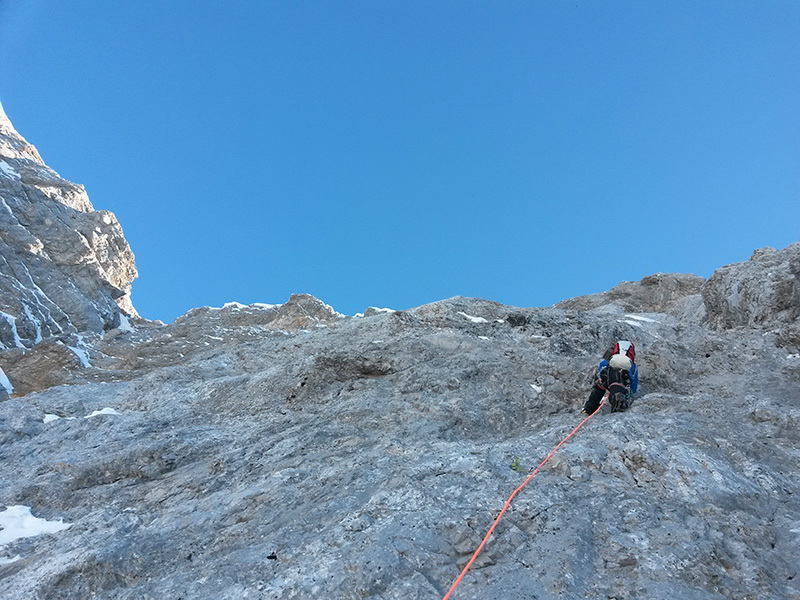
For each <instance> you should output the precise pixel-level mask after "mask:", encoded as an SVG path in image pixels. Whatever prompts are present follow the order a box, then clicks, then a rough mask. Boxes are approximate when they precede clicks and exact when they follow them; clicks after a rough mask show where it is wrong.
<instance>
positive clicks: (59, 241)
mask: <svg viewBox="0 0 800 600" xmlns="http://www.w3.org/2000/svg"><path fill="white" fill-rule="evenodd" d="M135 277H136V267H135V265H134V257H133V253H132V252H131V249H130V247H129V246H128V243H127V241H126V240H125V238H124V237H123V234H122V228H121V227H120V225H119V223H118V222H117V220H116V218H115V217H114V215H113V214H112V213H110V212H108V211H104V210H101V211H95V210H94V209H93V207H92V204H91V203H90V202H89V198H88V196H87V195H86V191H85V190H84V188H83V186H80V185H76V184H74V183H71V182H69V181H66V180H65V179H62V178H61V177H60V176H59V175H58V174H57V173H56V172H55V171H53V170H52V169H50V168H49V167H47V166H46V165H45V164H44V162H43V161H42V159H41V157H40V156H39V153H38V152H37V151H36V149H35V148H34V147H33V146H31V145H30V144H29V143H28V142H27V141H25V139H24V138H22V136H20V135H19V134H18V133H17V132H16V130H15V129H14V128H13V126H12V125H11V122H10V121H9V120H8V118H7V117H6V115H5V113H4V112H3V110H2V107H0V344H1V345H2V347H5V348H14V347H18V348H22V347H31V346H33V345H34V344H36V343H38V342H40V341H41V340H43V339H45V338H48V337H51V336H67V338H69V337H70V336H72V337H74V336H75V335H76V334H78V333H82V332H101V331H103V330H105V329H110V328H112V327H115V326H117V325H118V324H119V323H120V311H121V312H122V313H123V314H125V315H128V316H131V317H136V316H137V315H136V311H135V310H134V308H133V305H132V303H131V300H130V288H131V281H133V279H134V278H135Z"/></svg>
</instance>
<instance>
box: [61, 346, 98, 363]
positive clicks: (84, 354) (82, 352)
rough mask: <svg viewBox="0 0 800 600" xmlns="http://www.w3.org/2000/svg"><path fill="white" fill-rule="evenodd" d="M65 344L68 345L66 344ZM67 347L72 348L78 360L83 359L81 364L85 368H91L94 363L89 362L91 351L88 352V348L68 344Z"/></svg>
mask: <svg viewBox="0 0 800 600" xmlns="http://www.w3.org/2000/svg"><path fill="white" fill-rule="evenodd" d="M64 345H65V346H66V344H64ZM67 348H69V349H70V350H72V352H73V353H74V354H75V356H77V357H78V360H80V361H81V365H82V366H83V367H84V368H89V367H91V366H92V363H91V362H89V353H88V352H86V350H84V349H83V348H78V347H77V346H67Z"/></svg>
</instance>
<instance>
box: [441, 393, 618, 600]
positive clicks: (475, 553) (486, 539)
mask: <svg viewBox="0 0 800 600" xmlns="http://www.w3.org/2000/svg"><path fill="white" fill-rule="evenodd" d="M606 400H608V394H606V395H605V396H604V397H603V401H602V402H601V403H600V405H599V406H598V407H597V410H595V411H594V412H593V413H592V414H590V415H588V416H587V417H586V418H585V419H584V420H583V421H581V422H580V423H578V426H577V427H576V428H575V429H573V430H572V431H571V432H570V434H569V435H568V436H567V437H565V438H564V439H563V440H561V441H560V442H559V443H558V445H557V446H556V447H555V448H553V449H552V450H551V451H550V454H548V455H547V457H546V458H545V459H544V460H543V461H542V462H541V463H540V464H539V466H538V467H536V468H535V469H534V470H533V471H531V474H530V475H528V478H527V479H526V480H525V481H523V482H522V484H521V485H520V486H519V487H518V488H517V489H515V490H514V491H513V492H512V493H511V495H510V496H509V497H508V500H506V503H505V504H504V505H503V509H502V510H501V511H500V514H499V515H497V518H496V519H495V520H494V523H492V526H491V527H490V528H489V531H488V533H487V534H486V536H485V537H484V538H483V540H482V541H481V543H480V545H479V546H478V549H477V550H475V552H474V553H473V555H472V558H470V559H469V562H468V563H467V566H465V567H464V568H463V569H462V571H461V573H460V574H459V576H458V577H457V578H456V580H455V581H454V582H453V585H451V586H450V589H449V590H448V591H447V594H445V596H444V598H442V600H447V599H448V598H450V596H451V595H452V593H453V592H454V591H455V589H456V588H457V587H458V584H459V583H461V580H462V579H463V578H464V576H465V575H466V574H467V571H469V568H470V567H471V566H472V563H474V562H475V560H476V559H477V558H478V554H480V552H481V550H483V547H484V546H485V545H486V542H488V541H489V538H490V537H491V536H492V533H494V529H495V527H497V524H498V523H499V522H500V519H501V518H502V516H503V514H504V513H505V512H506V509H508V507H509V506H511V501H512V500H513V499H514V496H516V495H517V494H519V493H520V492H521V491H522V488H524V487H525V486H526V485H528V482H529V481H530V480H531V479H533V477H534V476H535V475H536V474H537V473H538V472H539V470H540V469H541V468H542V467H543V466H544V465H545V464H546V463H547V461H548V460H550V458H551V457H552V456H553V455H554V454H555V453H556V452H557V451H558V449H559V448H561V446H563V445H564V444H566V443H567V441H568V440H569V439H570V438H571V437H572V436H573V435H575V434H576V433H577V432H578V430H579V429H580V428H581V427H583V424H584V423H586V421H588V420H589V419H591V418H592V417H593V416H595V415H596V414H597V413H599V412H600V409H601V408H603V405H604V404H605V403H606Z"/></svg>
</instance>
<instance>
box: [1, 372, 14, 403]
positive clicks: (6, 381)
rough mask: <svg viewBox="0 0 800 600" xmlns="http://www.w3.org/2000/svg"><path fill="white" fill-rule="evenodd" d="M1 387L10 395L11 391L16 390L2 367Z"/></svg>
mask: <svg viewBox="0 0 800 600" xmlns="http://www.w3.org/2000/svg"><path fill="white" fill-rule="evenodd" d="M0 387H1V388H3V389H4V390H5V391H6V393H7V394H8V395H9V396H10V395H11V392H13V391H14V386H13V385H11V380H10V379H9V378H8V375H6V374H5V371H3V369H2V368H0Z"/></svg>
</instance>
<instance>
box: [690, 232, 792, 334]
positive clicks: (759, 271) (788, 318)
mask: <svg viewBox="0 0 800 600" xmlns="http://www.w3.org/2000/svg"><path fill="white" fill-rule="evenodd" d="M702 294H703V301H704V302H705V306H706V313H707V315H708V322H709V324H710V325H711V326H712V327H715V328H722V329H732V328H736V327H758V328H762V329H766V330H773V331H776V332H777V333H778V334H779V337H780V340H781V343H783V344H785V345H789V346H794V347H799V346H800V242H797V243H795V244H792V245H790V246H787V247H786V248H784V249H783V250H776V249H775V248H761V249H759V250H756V251H755V252H754V253H753V256H752V257H751V258H750V260H749V261H747V262H741V263H735V264H732V265H727V266H725V267H722V268H720V269H717V270H716V271H715V272H714V274H713V275H712V276H711V277H710V278H709V280H708V282H707V283H706V284H705V285H704V286H703V290H702Z"/></svg>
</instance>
